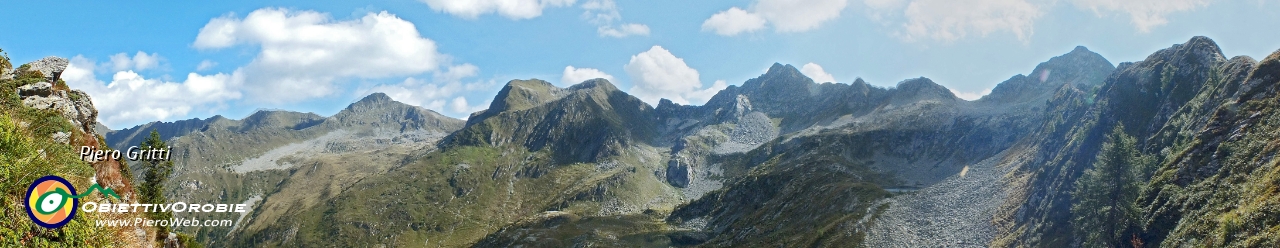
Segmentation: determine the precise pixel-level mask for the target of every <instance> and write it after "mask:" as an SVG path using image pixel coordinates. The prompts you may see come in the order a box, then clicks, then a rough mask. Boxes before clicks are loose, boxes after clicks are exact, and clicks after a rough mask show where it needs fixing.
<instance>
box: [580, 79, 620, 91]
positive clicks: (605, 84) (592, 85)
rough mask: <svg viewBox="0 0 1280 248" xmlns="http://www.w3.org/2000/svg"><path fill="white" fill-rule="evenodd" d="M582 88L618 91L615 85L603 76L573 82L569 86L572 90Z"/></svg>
mask: <svg viewBox="0 0 1280 248" xmlns="http://www.w3.org/2000/svg"><path fill="white" fill-rule="evenodd" d="M584 89H591V90H600V91H603V92H612V91H618V87H617V86H614V85H613V83H610V82H609V80H606V79H603V78H596V79H591V80H587V81H584V82H582V83H578V84H575V85H573V86H569V90H572V91H578V90H584Z"/></svg>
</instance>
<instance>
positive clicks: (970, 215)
mask: <svg viewBox="0 0 1280 248" xmlns="http://www.w3.org/2000/svg"><path fill="white" fill-rule="evenodd" d="M1277 81H1280V51H1278V52H1277V53H1274V54H1272V55H1270V56H1268V57H1267V58H1264V59H1262V60H1261V61H1257V60H1255V59H1252V58H1249V57H1245V56H1238V57H1234V58H1230V59H1228V58H1226V56H1224V55H1223V54H1222V51H1221V49H1219V48H1218V46H1217V45H1216V43H1214V42H1213V41H1212V40H1210V39H1209V38H1206V37H1194V38H1192V39H1190V40H1189V41H1187V42H1186V43H1183V44H1177V45H1173V46H1171V47H1169V48H1165V49H1162V50H1160V51H1157V52H1155V53H1153V54H1151V55H1150V56H1148V57H1147V58H1146V59H1144V60H1142V61H1137V62H1124V63H1120V64H1118V65H1113V64H1112V63H1111V62H1110V61H1108V60H1106V59H1105V58H1103V57H1102V56H1101V55H1098V54H1097V53H1094V52H1092V51H1089V50H1088V49H1087V48H1085V47H1076V48H1075V49H1073V50H1071V51H1069V52H1068V53H1065V54H1063V55H1060V56H1057V57H1053V58H1051V59H1049V60H1048V61H1046V62H1044V63H1041V64H1039V65H1037V66H1036V67H1035V68H1034V69H1033V70H1032V71H1030V72H1028V73H1027V74H1025V75H1015V76H1012V77H1010V78H1009V79H1008V80H1005V81H1004V82H1001V83H1000V84H998V85H997V86H996V87H995V88H994V89H992V91H991V93H990V94H989V95H986V96H983V97H982V98H981V99H978V100H974V101H967V100H963V99H960V98H957V97H956V96H955V95H954V94H952V93H951V91H950V90H949V89H947V88H946V87H943V86H941V85H939V84H937V83H935V82H933V81H932V80H930V79H928V78H915V79H908V80H904V81H902V82H899V83H898V84H897V85H896V86H895V87H889V88H884V87H877V86H874V85H871V84H869V83H867V82H864V81H863V80H861V79H858V80H855V81H854V82H851V83H848V84H843V83H816V82H814V81H813V80H812V79H810V78H808V77H806V76H805V75H804V74H802V73H801V72H800V70H798V69H796V68H795V67H793V66H791V65H783V64H774V65H772V66H771V67H770V68H769V69H768V71H767V72H765V73H764V74H763V75H761V76H759V77H757V78H754V79H750V80H747V81H746V82H744V83H742V84H741V86H729V87H728V88H726V89H724V90H722V91H720V92H718V93H717V94H715V95H714V96H713V97H712V98H711V99H710V100H708V101H707V103H706V104H704V105H701V106H688V105H680V104H675V103H673V102H671V101H669V100H665V99H664V100H662V101H661V102H660V103H659V104H658V105H657V106H650V105H648V104H646V103H645V102H643V101H641V100H640V99H638V98H636V97H634V96H632V95H630V94H628V93H626V92H623V91H621V90H619V89H618V88H617V87H616V86H615V85H613V83H612V82H609V81H607V80H605V79H592V80H587V81H585V82H581V83H579V84H576V85H573V86H570V87H567V88H560V87H556V86H554V85H552V84H550V83H548V82H546V81H542V80H537V79H530V80H512V81H510V82H508V83H507V84H506V85H505V86H504V87H503V88H502V89H501V91H499V93H498V94H497V95H496V96H495V98H494V99H493V101H492V103H491V104H490V106H489V107H488V108H487V109H485V110H482V111H479V112H476V113H473V114H471V115H470V116H469V117H468V118H467V119H466V120H465V121H464V120H459V119H454V118H450V117H447V116H443V115H440V114H438V113H436V112H434V111H431V110H427V109H423V108H420V107H416V106H410V105H407V104H403V103H400V102H396V101H394V100H392V99H391V98H389V97H388V96H387V95H385V94H382V93H375V94H372V95H369V96H367V97H365V98H363V99H361V100H359V101H356V102H355V103H352V104H351V105H350V106H348V107H347V108H345V109H343V110H342V111H340V112H339V113H337V114H335V115H333V116H329V117H324V116H319V115H316V114H312V113H298V112H290V111H267V110H264V111H259V112H257V113H254V114H252V115H250V116H248V117H246V118H244V119H241V120H232V119H228V118H225V117H222V116H214V117H211V118H207V119H190V120H182V121H176V122H153V123H148V124H144V125H140V126H137V127H133V128H128V129H123V130H114V131H108V132H106V134H105V135H104V137H105V140H106V144H109V145H110V146H112V147H128V146H130V145H135V144H138V143H139V142H140V141H141V140H142V138H143V137H145V136H146V135H145V134H147V133H149V132H151V131H152V130H156V131H158V132H159V134H160V135H161V136H162V137H163V138H164V139H166V140H168V141H169V144H170V145H172V146H173V147H174V151H173V154H174V156H175V158H174V162H175V164H177V167H176V168H175V170H174V171H175V172H174V175H173V177H172V179H170V180H169V181H168V182H169V185H167V187H166V189H167V190H168V192H166V195H168V196H169V199H170V200H172V201H186V202H226V203H245V204H249V205H251V206H252V209H253V210H252V211H251V212H249V213H247V214H245V215H240V214H238V213H225V214H220V215H219V214H206V213H199V216H201V217H202V218H224V219H234V220H236V222H235V225H234V226H232V227H213V228H210V227H205V228H201V227H184V228H179V230H180V231H182V232H185V233H193V234H195V235H196V237H197V239H198V240H199V241H201V242H204V243H206V244H210V245H214V246H258V247H263V246H265V247H271V246H344V247H345V246H371V245H376V244H382V245H390V246H411V247H412V246H451V247H455V246H480V247H493V246H536V247H569V246H573V247H585V246H619V247H637V246H640V247H669V246H747V247H760V246H824V247H830V246H836V247H846V246H868V247H921V246H928V247H937V246H999V247H1012V246H1034V247H1066V246H1080V245H1087V244H1094V243H1090V242H1093V240H1096V239H1098V238H1097V237H1094V236H1090V235H1089V234H1088V233H1087V232H1084V233H1082V232H1081V229H1082V228H1083V227H1085V226H1088V225H1090V223H1091V222H1090V220H1091V219H1089V218H1090V217H1089V216H1091V215H1090V213H1086V212H1083V211H1081V210H1080V209H1086V210H1087V209H1092V208H1088V207H1081V206H1089V205H1086V204H1090V203H1089V202H1086V201H1083V200H1082V199H1083V198H1081V197H1077V196H1080V195H1083V194H1084V193H1080V192H1085V191H1086V190H1091V189H1094V188H1092V186H1089V187H1081V186H1080V185H1090V184H1087V182H1083V181H1086V180H1082V179H1081V178H1082V177H1084V176H1082V175H1092V174H1090V173H1093V172H1090V171H1096V170H1101V168H1104V167H1101V166H1098V165H1099V164H1100V163H1105V162H1106V161H1110V160H1107V159H1099V157H1100V154H1109V153H1107V152H1108V151H1112V149H1116V148H1114V147H1115V145H1114V144H1118V143H1117V142H1118V141H1116V140H1115V139H1113V138H1109V137H1112V134H1114V137H1121V136H1123V137H1132V138H1133V140H1135V143H1134V145H1133V147H1132V149H1133V150H1134V152H1135V154H1137V155H1135V157H1141V158H1144V159H1145V160H1141V161H1146V162H1143V163H1141V164H1132V163H1130V164H1124V165H1122V167H1123V168H1125V170H1127V171H1133V173H1132V176H1126V177H1118V178H1117V179H1115V180H1111V181H1106V182H1108V183H1110V184H1113V185H1133V186H1134V188H1135V189H1136V191H1135V192H1134V195H1135V197H1134V198H1133V199H1124V200H1117V201H1116V202H1115V203H1114V204H1119V205H1116V206H1131V207H1130V208H1132V209H1133V210H1132V214H1131V215H1128V217H1124V218H1123V219H1124V220H1126V222H1123V223H1126V225H1125V226H1123V228H1120V229H1117V230H1116V231H1115V235H1118V236H1108V237H1111V238H1103V239H1101V240H1103V241H1105V242H1104V243H1105V244H1109V245H1113V246H1242V247H1275V246H1280V244H1278V243H1280V238H1277V237H1280V233H1278V232H1280V198H1277V192H1280V191H1277V189H1278V188H1280V167H1278V166H1277V165H1278V164H1277V163H1280V160H1278V159H1276V158H1275V154H1276V153H1277V151H1280V146H1278V145H1277V144H1280V136H1277V133H1276V132H1275V130H1277V125H1280V112H1278V111H1276V110H1277V108H1278V107H1280V103H1278V100H1280V95H1277V91H1278V90H1280V86H1278V85H1277ZM1115 130H1119V131H1115ZM1134 161H1139V160H1134ZM131 171H132V172H133V173H135V174H137V175H135V176H134V177H135V178H141V176H140V175H141V172H140V168H134V169H133V170H131ZM1085 193H1088V192H1085ZM1073 209H1074V210H1073ZM193 216H194V214H193ZM177 217H179V218H182V217H184V214H183V213H178V214H177ZM1115 237H1123V238H1115Z"/></svg>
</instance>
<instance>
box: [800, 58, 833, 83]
mask: <svg viewBox="0 0 1280 248" xmlns="http://www.w3.org/2000/svg"><path fill="white" fill-rule="evenodd" d="M800 73H804V75H805V76H809V78H812V79H813V81H814V82H817V83H827V82H832V83H834V82H836V78H835V77H833V76H831V73H827V71H826V70H823V69H822V66H820V65H818V64H814V63H808V64H804V66H801V67H800Z"/></svg>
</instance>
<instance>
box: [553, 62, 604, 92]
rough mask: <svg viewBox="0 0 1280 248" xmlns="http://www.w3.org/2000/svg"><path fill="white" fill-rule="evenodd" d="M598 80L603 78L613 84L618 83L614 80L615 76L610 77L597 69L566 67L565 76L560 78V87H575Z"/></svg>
mask: <svg viewBox="0 0 1280 248" xmlns="http://www.w3.org/2000/svg"><path fill="white" fill-rule="evenodd" d="M596 78H603V79H605V80H609V82H613V83H617V82H618V81H616V80H614V79H613V75H609V74H608V73H604V72H603V71H600V70H597V69H595V68H577V67H573V66H572V65H571V66H565V67H564V74H563V76H560V86H561V87H564V86H569V85H574V84H578V83H581V82H583V81H587V80H591V79H596Z"/></svg>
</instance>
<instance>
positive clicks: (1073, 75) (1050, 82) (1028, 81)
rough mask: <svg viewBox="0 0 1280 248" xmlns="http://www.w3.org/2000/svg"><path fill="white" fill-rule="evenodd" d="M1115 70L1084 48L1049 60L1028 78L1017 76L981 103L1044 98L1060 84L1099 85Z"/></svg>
mask: <svg viewBox="0 0 1280 248" xmlns="http://www.w3.org/2000/svg"><path fill="white" fill-rule="evenodd" d="M1115 69H1116V67H1115V66H1114V65H1112V64H1111V62H1110V61H1107V59H1106V58H1103V57H1102V55H1099V54H1098V53H1095V52H1093V51H1090V50H1089V48H1086V47H1084V46H1076V47H1075V49H1072V50H1071V52H1068V53H1066V54H1063V55H1059V56H1056V57H1053V58H1050V59H1049V61H1045V62H1043V63H1040V64H1039V65H1036V68H1035V69H1033V70H1032V71H1031V73H1030V74H1027V75H1022V74H1019V75H1016V76H1013V77H1011V78H1009V79H1008V80H1005V81H1004V82H1001V83H1000V84H999V85H996V87H995V88H994V89H992V90H991V94H990V95H988V96H987V97H983V99H984V101H997V102H1006V103H1008V102H1018V101H1023V100H1027V99H1029V98H1031V97H1036V96H1047V95H1048V94H1050V93H1051V92H1053V91H1054V90H1055V89H1057V88H1059V87H1060V86H1062V85H1063V84H1074V85H1096V84H1100V83H1102V81H1103V80H1105V79H1106V77H1107V75H1110V74H1111V72H1112V71H1115Z"/></svg>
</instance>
